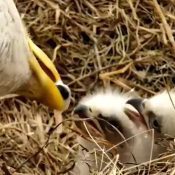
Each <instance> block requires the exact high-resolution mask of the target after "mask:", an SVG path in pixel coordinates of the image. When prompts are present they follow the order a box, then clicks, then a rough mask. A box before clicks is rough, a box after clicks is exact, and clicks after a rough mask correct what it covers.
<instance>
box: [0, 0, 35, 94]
mask: <svg viewBox="0 0 175 175" xmlns="http://www.w3.org/2000/svg"><path fill="white" fill-rule="evenodd" d="M0 21H1V23H0V96H3V95H6V94H10V93H14V92H15V91H17V90H18V89H19V88H20V87H21V86H22V85H23V84H25V83H26V84H27V82H28V80H29V79H30V77H31V75H32V72H31V70H30V68H29V64H28V59H29V58H31V57H32V52H31V51H30V50H29V47H28V42H27V38H25V37H24V36H25V35H26V33H25V31H24V27H23V24H22V22H21V19H20V17H19V14H18V12H17V9H16V7H15V5H14V3H13V1H12V0H2V1H0ZM7 80H8V81H7Z"/></svg>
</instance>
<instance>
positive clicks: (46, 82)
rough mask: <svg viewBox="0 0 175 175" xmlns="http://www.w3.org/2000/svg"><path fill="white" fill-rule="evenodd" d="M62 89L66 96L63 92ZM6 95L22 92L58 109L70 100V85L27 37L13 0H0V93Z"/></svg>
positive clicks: (20, 93) (64, 106) (65, 105)
mask: <svg viewBox="0 0 175 175" xmlns="http://www.w3.org/2000/svg"><path fill="white" fill-rule="evenodd" d="M36 57H37V58H36ZM37 59H38V60H39V61H38V60H37ZM40 63H42V66H41V65H40ZM43 68H44V69H43ZM56 82H57V84H58V85H57V86H56ZM63 89H64V90H63ZM65 92H66V99H65V98H64V97H65V94H62V93H65ZM8 94H19V95H23V96H26V97H28V98H31V99H35V100H38V101H40V102H42V103H44V104H46V105H48V106H49V107H51V108H54V109H58V110H61V111H62V110H64V109H65V108H67V107H68V105H69V101H70V90H69V88H68V87H67V86H66V85H64V84H63V83H62V81H61V79H60V76H59V74H58V72H57V70H56V69H55V67H54V65H53V63H52V62H51V61H50V59H49V58H48V57H47V56H46V54H44V52H43V51H42V50H41V49H39V48H38V47H37V46H36V45H35V44H34V43H33V42H32V40H31V39H30V38H29V36H28V34H27V31H26V29H25V27H24V25H23V22H22V20H21V18H20V15H19V13H18V11H17V8H16V6H15V4H14V2H13V0H1V1H0V96H4V95H8ZM67 94H68V95H67Z"/></svg>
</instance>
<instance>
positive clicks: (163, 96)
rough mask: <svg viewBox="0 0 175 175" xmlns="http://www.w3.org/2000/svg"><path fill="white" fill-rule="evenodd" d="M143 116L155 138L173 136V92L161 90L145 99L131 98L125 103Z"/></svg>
mask: <svg viewBox="0 0 175 175" xmlns="http://www.w3.org/2000/svg"><path fill="white" fill-rule="evenodd" d="M127 103H128V104H130V105H132V106H133V107H135V109H137V110H138V112H139V113H140V115H142V116H143V118H144V119H145V122H146V124H147V126H148V127H149V128H152V129H154V131H155V134H156V136H159V137H162V136H163V135H164V134H167V135H169V136H172V137H174V136H175V90H174V89H172V90H170V91H168V90H163V91H161V92H159V93H157V94H156V95H154V96H152V97H150V98H147V99H142V98H133V99H130V100H128V101H127Z"/></svg>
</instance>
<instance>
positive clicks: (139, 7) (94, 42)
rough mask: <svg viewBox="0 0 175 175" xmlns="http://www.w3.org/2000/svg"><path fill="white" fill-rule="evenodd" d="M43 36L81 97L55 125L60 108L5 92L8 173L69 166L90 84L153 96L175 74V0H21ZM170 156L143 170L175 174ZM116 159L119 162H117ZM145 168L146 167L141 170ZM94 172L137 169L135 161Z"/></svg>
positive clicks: (2, 157) (0, 135)
mask: <svg viewBox="0 0 175 175" xmlns="http://www.w3.org/2000/svg"><path fill="white" fill-rule="evenodd" d="M15 2H16V4H17V7H18V9H19V11H20V14H21V17H22V18H23V20H24V22H25V24H26V26H27V29H28V31H29V33H30V34H31V37H32V39H33V40H34V41H35V43H36V44H37V45H38V46H40V47H41V48H42V49H43V50H44V51H45V52H46V53H47V54H48V55H49V57H50V58H51V59H52V60H53V62H54V63H55V65H56V67H57V69H58V70H59V72H60V74H61V76H62V79H63V80H64V82H65V83H67V84H68V85H69V86H70V87H71V90H72V94H73V99H72V103H71V106H70V108H69V110H68V111H67V112H66V113H65V114H64V115H63V117H64V119H65V121H64V122H63V123H62V125H61V124H60V125H59V126H58V127H57V128H54V127H55V126H54V120H53V116H54V115H56V114H55V113H54V112H53V111H49V110H48V109H47V108H46V107H43V106H42V105H39V104H37V103H36V102H31V101H26V100H25V99H23V98H16V99H15V98H12V99H10V100H9V99H4V100H1V102H0V103H1V104H0V108H1V109H0V118H1V123H0V131H1V132H0V169H1V170H0V172H1V174H6V175H11V174H16V175H17V174H26V175H27V174H28V175H29V174H35V175H41V174H47V175H51V174H54V175H55V174H68V171H69V170H71V169H72V167H73V166H74V162H75V155H76V153H77V150H78V149H79V145H78V144H77V143H76V141H75V138H76V132H74V129H72V128H73V127H72V125H73V122H72V121H70V120H69V119H70V116H71V111H72V109H73V107H74V106H75V104H76V103H77V102H78V100H79V98H81V97H82V96H83V95H85V94H86V92H87V91H91V90H93V89H94V88H95V87H98V86H106V85H108V84H109V83H110V84H111V85H113V86H116V87H119V88H121V89H122V90H124V91H128V90H130V89H132V88H135V89H136V90H137V91H139V93H140V94H141V95H142V96H150V95H153V94H154V93H155V92H157V91H159V90H161V89H162V88H172V87H173V86H174V82H175V74H174V70H175V69H174V68H175V62H174V59H175V41H174V35H175V30H174V26H175V10H174V9H175V3H174V1H173V0H161V1H158V0H126V1H122V0H121V1H114V0H111V1H107V0H101V1H99V0H89V1H88V0H32V1H31V0H16V1H15ZM173 148H174V141H172V142H171V144H170V148H169V149H168V152H167V154H166V155H165V156H166V159H164V160H163V161H160V160H157V161H154V162H152V163H150V164H148V165H146V166H144V167H143V166H142V167H141V166H139V167H138V169H137V170H135V174H156V173H157V174H166V172H167V174H175V169H174V162H173ZM111 165H112V164H111ZM137 171H138V172H137ZM92 173H93V174H110V175H113V174H134V172H132V173H131V169H128V170H123V169H121V170H119V169H118V167H116V166H112V168H109V169H108V171H103V170H99V172H93V171H92Z"/></svg>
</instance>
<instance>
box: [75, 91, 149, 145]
mask: <svg viewBox="0 0 175 175" xmlns="http://www.w3.org/2000/svg"><path fill="white" fill-rule="evenodd" d="M130 98H131V97H130V96H128V95H126V94H121V93H120V92H119V91H116V90H114V91H113V90H112V89H107V90H101V91H99V90H98V92H95V93H94V94H91V95H87V96H85V97H83V98H82V99H81V100H80V102H79V104H78V105H77V106H76V107H75V110H74V113H75V114H78V116H79V117H80V118H88V119H90V120H91V121H90V122H89V123H90V124H91V125H93V126H94V127H96V129H97V130H98V131H100V132H103V134H104V136H105V138H106V139H107V140H108V141H110V142H112V143H114V144H116V143H119V142H120V141H122V140H123V139H124V138H129V137H131V136H132V135H134V134H135V131H136V130H138V129H139V128H142V129H143V128H144V129H146V127H145V125H144V123H142V121H141V120H140V119H139V117H140V115H139V113H138V112H137V110H135V109H134V108H133V107H132V106H131V105H126V104H125V103H126V101H127V100H129V99H130ZM94 120H95V122H94ZM78 127H80V126H78Z"/></svg>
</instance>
